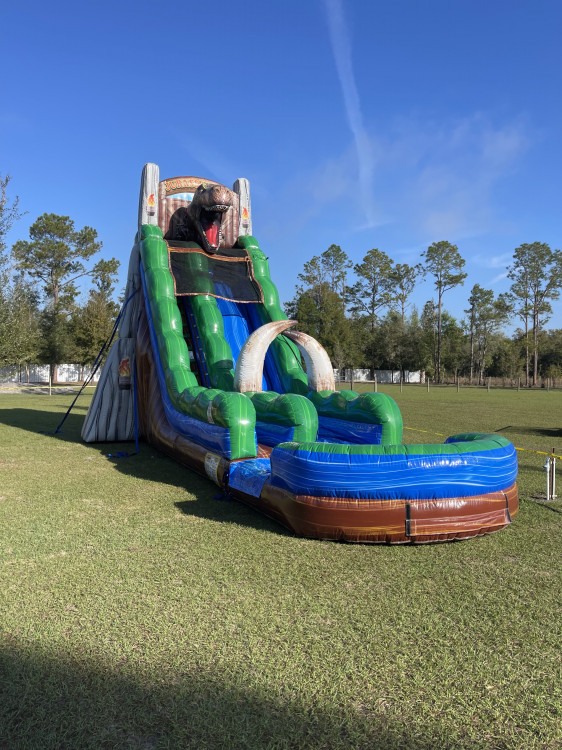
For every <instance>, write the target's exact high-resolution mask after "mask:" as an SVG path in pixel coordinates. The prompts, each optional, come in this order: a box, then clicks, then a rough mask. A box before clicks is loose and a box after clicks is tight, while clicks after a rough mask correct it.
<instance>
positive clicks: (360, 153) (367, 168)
mask: <svg viewBox="0 0 562 750" xmlns="http://www.w3.org/2000/svg"><path fill="white" fill-rule="evenodd" d="M324 5H325V7H326V12H327V16H328V28H329V30H330V41H331V43H332V51H333V53H334V58H335V61H336V68H337V71H338V78H339V80H340V84H341V87H342V92H343V100H344V103H345V111H346V114H347V120H348V122H349V127H350V128H351V132H352V133H353V138H354V140H355V149H356V151H357V160H358V163H359V184H360V187H361V194H362V196H363V208H364V211H365V215H366V217H367V221H368V223H369V224H370V225H372V224H375V223H376V222H375V216H374V210H373V209H374V204H373V198H372V177H373V170H374V161H373V152H372V150H371V144H370V141H369V137H368V135H367V132H366V131H365V127H364V125H363V116H362V114H361V102H360V100H359V92H358V91H357V86H356V84H355V76H354V75H353V66H352V64H351V44H350V41H349V34H348V32H347V26H346V24H345V18H344V15H343V8H342V4H341V0H324Z"/></svg>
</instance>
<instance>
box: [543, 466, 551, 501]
mask: <svg viewBox="0 0 562 750" xmlns="http://www.w3.org/2000/svg"><path fill="white" fill-rule="evenodd" d="M544 468H545V469H546V502H547V503H548V502H550V456H549V457H548V458H547V460H546V463H545V465H544Z"/></svg>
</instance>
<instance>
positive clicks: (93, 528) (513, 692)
mask: <svg viewBox="0 0 562 750" xmlns="http://www.w3.org/2000/svg"><path fill="white" fill-rule="evenodd" d="M379 390H383V391H385V392H387V393H390V394H391V395H392V396H393V397H394V398H395V399H396V400H397V401H398V403H399V405H400V408H401V410H402V413H403V416H404V424H405V426H406V427H407V428H409V429H406V430H405V441H406V442H434V441H435V442H442V441H443V439H444V438H443V437H440V436H435V435H433V434H432V433H441V434H442V435H445V436H448V435H451V434H454V433H456V432H468V431H490V432H499V433H501V434H502V435H505V436H506V437H508V438H509V439H510V440H512V441H513V442H514V444H515V445H516V446H517V447H519V448H527V449H530V450H539V451H550V449H551V448H552V447H554V448H555V449H556V452H557V453H558V454H560V455H562V393H559V392H553V391H551V392H548V393H547V392H546V391H533V392H526V391H521V392H519V393H517V392H516V391H500V390H492V391H491V392H490V393H488V392H487V391H486V390H484V389H461V392H460V393H457V392H456V389H455V388H432V389H430V392H429V393H427V392H426V390H425V388H424V387H415V386H408V387H405V388H404V392H403V393H402V394H401V393H400V390H399V388H398V387H397V386H396V387H386V388H379ZM89 398H90V397H89V396H82V397H81V398H80V399H79V401H78V404H77V406H76V407H75V409H74V411H73V413H72V414H71V416H70V417H69V419H68V420H67V423H66V425H65V427H64V432H63V434H62V435H60V436H57V437H54V436H52V435H43V434H41V432H40V431H41V430H50V431H52V430H54V428H55V427H56V425H57V424H58V422H59V421H60V418H61V417H62V415H63V414H64V412H65V411H66V408H67V407H68V405H69V404H70V401H71V398H70V397H69V396H52V397H48V396H41V395H26V396H18V395H5V396H0V522H1V529H2V531H1V536H0V564H1V568H0V570H1V580H0V638H1V646H0V748H2V750H12V749H13V750H19V749H20V748H22V749H23V748H29V749H30V750H35V749H37V750H42V749H43V748H45V749H47V748H49V749H50V748H52V749H53V750H55V749H57V750H59V749H65V750H66V749H67V748H68V749H69V750H73V749H74V748H96V749H98V748H108V749H110V748H137V749H139V750H140V749H142V750H148V749H151V748H174V749H175V748H179V749H181V748H202V749H205V748H219V749H220V748H249V749H250V748H252V749H254V748H255V749H261V748H268V749H269V748H271V750H274V749H277V748H279V749H282V748H326V749H327V750H331V749H332V748H346V750H350V749H353V748H366V749H369V750H376V749H377V748H381V749H383V750H386V749H387V748H397V749H398V748H400V749H402V748H415V749H416V750H418V749H423V748H450V749H451V750H452V749H453V748H494V749H499V748H513V749H517V750H531V749H532V748H550V749H553V748H560V747H562V731H561V711H560V708H561V693H562V689H561V685H562V681H561V679H560V677H561V675H560V598H561V597H560V590H561V589H560V550H561V520H562V515H561V511H562V503H561V502H560V501H554V502H552V503H550V504H549V505H547V504H545V503H544V502H541V501H540V500H536V499H534V498H533V497H532V496H533V495H535V494H539V493H544V490H545V473H544V471H543V469H542V466H543V464H544V460H545V457H544V456H541V455H539V454H536V453H532V452H523V451H521V452H520V453H519V460H520V476H519V486H520V493H521V510H520V512H519V514H518V515H517V516H516V517H515V519H514V523H513V524H512V525H511V526H510V527H509V528H507V529H505V530H504V531H501V532H499V533H497V534H494V535H491V536H487V537H481V538H478V539H473V540H469V541H465V542H459V543H447V544H435V545H428V546H423V545H422V546H396V547H386V546H367V545H349V544H339V543H333V542H317V541H312V540H306V539H298V538H295V537H293V536H291V534H289V533H288V532H286V531H285V530H283V529H282V528H281V527H279V526H277V525H276V524H275V523H273V522H272V521H269V520H268V519H266V518H264V517H261V516H260V515H259V514H257V513H255V512H253V511H251V510H250V509H247V508H245V507H244V506H242V505H240V504H238V503H236V502H234V501H230V500H226V499H220V498H217V494H218V489H217V488H216V487H215V486H214V485H212V484H211V483H210V482H208V481H207V480H206V479H204V478H201V477H198V476H197V475H195V474H192V473H190V472H189V471H187V470H186V469H183V468H181V467H180V466H178V465H176V464H175V463H174V462H173V461H171V460H169V459H167V458H165V457H163V456H162V455H161V454H159V453H158V452H157V451H155V450H154V449H152V448H151V447H150V446H147V445H141V453H140V455H139V456H136V457H132V458H126V459H119V460H115V459H112V458H109V457H108V453H115V452H116V451H118V450H125V449H129V450H131V451H132V450H134V447H133V446H132V445H131V446H127V445H123V444H120V445H115V444H112V445H109V444H107V445H84V444H82V443H81V442H80V427H81V423H82V420H83V417H84V415H85V412H86V408H87V405H88V403H89ZM422 430H424V431H425V432H422ZM559 489H560V492H561V493H562V474H561V475H560V485H559Z"/></svg>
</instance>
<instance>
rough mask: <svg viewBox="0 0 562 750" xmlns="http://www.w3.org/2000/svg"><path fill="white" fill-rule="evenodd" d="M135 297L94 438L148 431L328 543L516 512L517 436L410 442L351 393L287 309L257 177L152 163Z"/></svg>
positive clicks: (432, 530)
mask: <svg viewBox="0 0 562 750" xmlns="http://www.w3.org/2000/svg"><path fill="white" fill-rule="evenodd" d="M125 296H126V300H127V302H126V306H125V309H124V312H123V314H122V319H121V321H120V326H119V338H118V339H117V340H116V341H115V343H114V344H113V347H112V348H111V351H110V353H109V356H108V358H107V361H106V363H105V366H104V369H103V371H102V374H101V377H100V382H99V385H98V387H97V389H96V393H95V396H94V398H93V400H92V403H91V406H90V409H89V411H88V414H87V416H86V419H85V422H84V426H83V430H82V437H83V439H84V440H85V441H86V442H93V441H104V442H105V441H111V442H114V441H120V440H133V439H135V435H138V434H140V436H141V437H142V438H143V439H144V440H146V441H148V442H149V443H150V444H152V445H154V446H156V447H157V448H159V449H160V450H161V451H163V452H164V453H166V454H167V455H169V456H171V457H173V458H174V459H176V460H177V461H179V462H181V463H182V464H184V465H185V466H186V467H189V468H190V469H193V470H195V471H197V472H199V473H202V474H204V475H206V476H207V477H209V479H210V480H212V481H213V482H215V483H216V484H217V485H218V486H219V487H221V488H222V489H223V490H224V492H225V493H226V494H227V495H228V496H230V497H232V498H235V499H237V500H240V501H242V502H243V503H246V504H247V505H249V506H251V507H252V508H255V509H256V510H257V511H260V512H261V513H264V514H266V515H267V516H269V517H271V518H273V519H275V520H276V521H278V522H279V523H281V524H283V526H285V527H287V528H288V529H290V530H292V531H293V532H294V533H295V534H298V535H301V536H306V537H310V538H316V539H333V540H345V541H350V542H386V543H420V542H435V541H444V540H451V539H466V538H469V537H473V536H478V535H481V534H486V533H490V532H493V531H497V530H499V529H502V528H504V527H505V526H507V525H508V524H509V523H510V522H511V519H512V517H513V516H514V514H515V513H516V512H517V510H518V493H517V485H516V476H517V456H516V452H515V449H514V447H513V445H512V444H511V443H510V442H509V441H508V440H506V439H505V438H504V437H502V436H499V435H490V434H481V433H466V434H459V435H453V436H452V437H450V438H448V439H447V440H446V441H445V443H444V444H436V445H404V444H403V443H402V418H401V415H400V411H399V409H398V406H397V404H396V402H395V401H394V400H393V399H392V398H390V397H389V396H387V395H385V394H382V393H364V394H361V395H360V394H358V393H355V392H354V391H350V390H336V387H335V383H334V376H333V370H332V366H331V363H330V360H329V358H328V355H327V354H326V352H325V350H324V349H323V348H322V346H321V345H320V344H319V343H318V342H317V341H315V340H314V339H312V338H311V337H310V336H308V335H306V334H304V333H302V332H300V331H298V323H297V321H294V320H288V319H287V317H286V315H284V313H283V312H282V309H281V306H280V303H279V296H278V293H277V290H276V288H275V286H274V284H273V282H272V280H271V277H270V271H269V264H268V260H267V258H266V256H265V254H264V253H263V251H262V250H261V249H260V247H259V245H258V243H257V241H256V239H255V238H254V237H253V235H252V219H251V204H250V190H249V184H248V182H247V180H244V179H239V180H237V181H236V182H235V183H234V185H233V188H232V189H229V188H227V187H226V186H224V185H221V184H219V183H217V182H215V181H213V180H204V179H201V178H198V177H176V178H173V179H165V180H160V178H159V169H158V166H157V165H155V164H146V165H145V167H144V170H143V173H142V179H141V190H140V200H139V219H138V231H137V234H136V237H135V242H134V246H133V250H132V253H131V259H130V263H129V271H128V279H127V289H126V295H125Z"/></svg>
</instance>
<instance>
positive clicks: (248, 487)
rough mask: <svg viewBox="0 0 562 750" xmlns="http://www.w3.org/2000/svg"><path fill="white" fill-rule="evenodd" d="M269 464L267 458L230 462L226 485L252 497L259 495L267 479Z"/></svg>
mask: <svg viewBox="0 0 562 750" xmlns="http://www.w3.org/2000/svg"><path fill="white" fill-rule="evenodd" d="M270 466H271V464H270V461H269V458H250V459H248V460H247V461H235V462H234V463H232V464H230V469H229V474H228V486H229V487H232V489H235V490H239V491H240V492H245V493H246V494H247V495H251V496H252V497H259V496H260V495H261V491H262V488H263V485H264V484H265V483H266V482H267V480H268V479H269V475H270V473H271V472H270Z"/></svg>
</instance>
